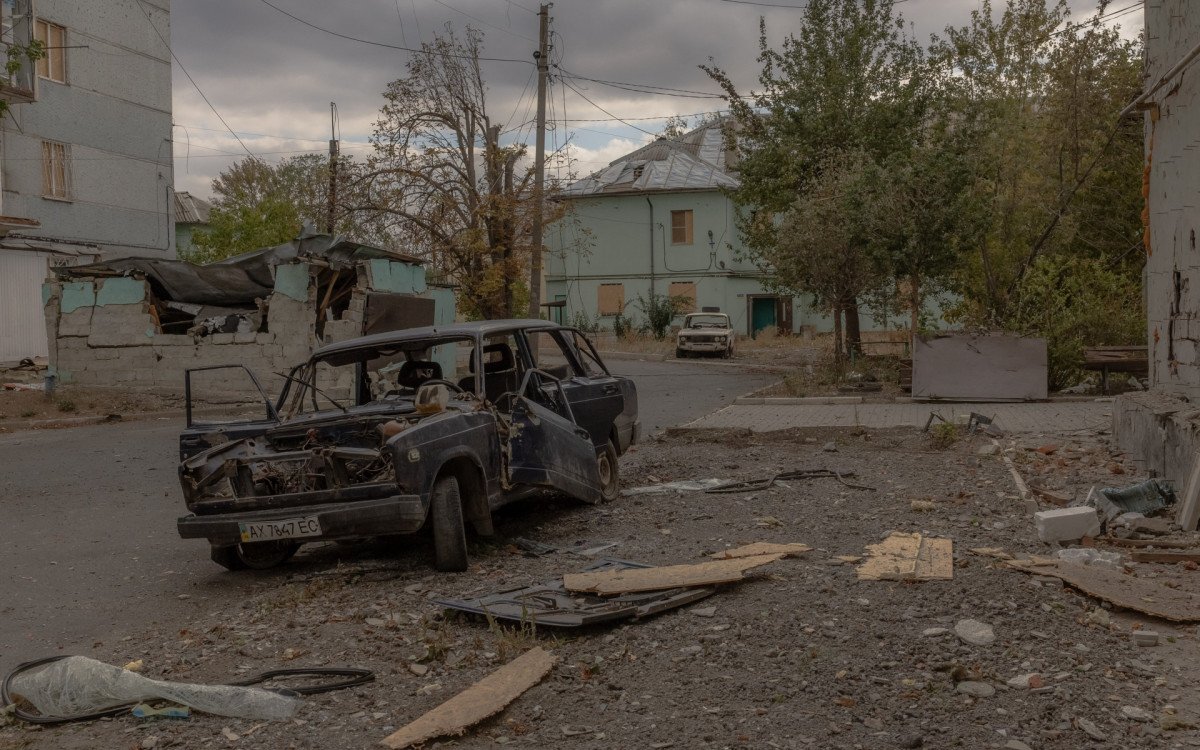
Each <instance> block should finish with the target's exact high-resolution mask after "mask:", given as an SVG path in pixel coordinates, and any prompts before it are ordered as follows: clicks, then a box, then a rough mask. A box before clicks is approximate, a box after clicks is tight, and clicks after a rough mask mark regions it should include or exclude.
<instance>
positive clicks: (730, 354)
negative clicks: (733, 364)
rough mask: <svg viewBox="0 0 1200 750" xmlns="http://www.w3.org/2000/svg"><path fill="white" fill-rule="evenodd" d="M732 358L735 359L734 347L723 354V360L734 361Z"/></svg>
mask: <svg viewBox="0 0 1200 750" xmlns="http://www.w3.org/2000/svg"><path fill="white" fill-rule="evenodd" d="M732 358H733V347H732V346H731V347H729V348H727V349H726V350H725V351H723V352H721V359H732Z"/></svg>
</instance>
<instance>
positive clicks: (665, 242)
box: [545, 123, 829, 335]
mask: <svg viewBox="0 0 1200 750" xmlns="http://www.w3.org/2000/svg"><path fill="white" fill-rule="evenodd" d="M733 162H734V158H733V155H732V154H730V153H728V152H727V151H726V149H725V143H724V139H723V137H722V133H721V128H720V125H719V124H716V123H714V124H710V125H706V126H703V127H700V128H697V129H696V130H693V131H691V132H689V133H687V134H685V135H683V136H680V137H679V138H678V139H675V140H667V139H659V140H657V141H655V142H653V143H650V144H649V145H647V146H644V147H642V148H640V149H638V150H637V151H634V152H633V153H630V154H627V155H626V156H623V157H621V158H619V159H617V160H615V161H613V162H612V163H611V164H610V165H609V166H608V167H607V168H605V169H602V170H600V171H599V172H597V173H595V174H593V175H591V176H590V177H587V178H584V179H582V180H579V181H578V182H575V183H574V184H572V185H570V186H569V187H568V188H567V189H566V190H565V192H564V195H563V197H562V200H565V201H567V202H568V203H569V210H568V213H567V215H566V217H565V218H563V219H562V220H560V221H558V222H556V223H555V224H554V225H552V226H550V227H549V228H548V230H547V232H546V246H547V257H546V296H545V300H546V302H547V303H548V305H547V306H548V309H549V311H550V315H551V316H554V317H555V318H556V319H560V320H562V321H563V322H572V321H578V320H580V319H581V318H587V319H588V320H589V321H592V320H598V322H599V324H600V326H601V327H604V328H611V327H612V323H613V320H614V319H615V316H616V315H617V314H624V315H625V316H626V317H628V318H631V319H633V320H634V321H635V322H636V321H638V320H641V319H644V317H645V316H644V314H643V313H642V311H641V305H642V301H645V300H649V299H650V297H651V295H652V294H656V295H670V296H677V297H685V298H688V299H689V300H690V301H691V302H690V303H689V304H688V305H687V306H686V310H685V311H689V312H690V311H693V310H695V311H700V310H708V311H714V312H715V311H719V312H723V313H727V314H728V315H729V317H730V319H731V321H732V323H733V327H734V330H735V331H737V332H738V333H739V334H742V335H751V334H755V333H757V332H759V331H761V330H763V329H765V328H778V329H780V330H783V331H787V332H793V331H799V330H801V328H802V327H803V326H811V327H812V329H813V330H817V329H820V330H828V328H829V323H828V320H827V319H823V318H822V316H819V315H817V314H816V313H814V312H812V311H811V309H809V305H808V300H807V299H801V298H793V297H790V296H786V295H779V294H776V293H774V292H772V291H770V290H769V289H767V288H766V286H765V285H764V278H765V277H764V274H763V272H762V271H761V270H760V269H759V268H758V267H757V266H756V265H755V264H754V263H753V262H751V261H750V260H748V259H747V258H746V257H745V253H744V248H743V245H742V240H741V237H740V234H739V232H738V231H737V227H736V223H735V210H734V206H733V202H732V201H731V200H730V199H729V197H728V196H727V195H725V193H724V192H723V190H724V189H727V188H732V187H736V186H737V184H738V182H737V178H736V176H735V175H734V173H733V171H732V167H733V166H734V165H733ZM639 298H640V299H639Z"/></svg>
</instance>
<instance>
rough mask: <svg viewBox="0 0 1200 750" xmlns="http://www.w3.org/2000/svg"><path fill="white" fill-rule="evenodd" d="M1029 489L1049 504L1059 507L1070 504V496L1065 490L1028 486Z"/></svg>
mask: <svg viewBox="0 0 1200 750" xmlns="http://www.w3.org/2000/svg"><path fill="white" fill-rule="evenodd" d="M1029 491H1030V492H1032V493H1033V494H1035V495H1037V496H1038V497H1040V498H1041V499H1043V500H1045V501H1046V502H1048V503H1050V504H1051V505H1057V506H1058V507H1060V508H1065V507H1066V506H1067V505H1070V504H1071V499H1072V498H1071V496H1070V495H1068V494H1067V493H1065V492H1055V491H1054V490H1048V489H1046V488H1045V487H1030V488H1029Z"/></svg>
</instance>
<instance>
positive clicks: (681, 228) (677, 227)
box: [671, 209, 692, 245]
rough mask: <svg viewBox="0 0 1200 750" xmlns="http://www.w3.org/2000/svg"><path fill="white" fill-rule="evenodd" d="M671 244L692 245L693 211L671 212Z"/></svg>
mask: <svg viewBox="0 0 1200 750" xmlns="http://www.w3.org/2000/svg"><path fill="white" fill-rule="evenodd" d="M671 244H672V245H690V244H692V211H691V209H688V210H687V211H672V212H671Z"/></svg>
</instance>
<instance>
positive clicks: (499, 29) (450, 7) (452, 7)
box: [433, 0, 538, 44]
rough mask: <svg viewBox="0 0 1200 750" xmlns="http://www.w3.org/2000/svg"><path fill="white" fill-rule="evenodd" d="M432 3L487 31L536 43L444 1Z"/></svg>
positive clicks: (436, 0)
mask: <svg viewBox="0 0 1200 750" xmlns="http://www.w3.org/2000/svg"><path fill="white" fill-rule="evenodd" d="M433 1H434V2H435V3H437V4H438V5H441V6H443V7H445V8H449V9H450V10H452V11H454V12H455V13H458V14H459V15H463V16H466V17H467V18H469V19H471V20H472V21H477V22H479V23H481V24H483V25H484V26H487V27H488V28H489V29H495V30H496V31H503V32H504V33H505V34H511V35H512V36H515V37H517V38H518V39H524V40H525V41H527V42H533V43H534V44H537V43H538V42H537V40H536V39H530V38H529V37H527V36H525V35H524V34H518V33H517V32H515V31H512V30H511V29H506V28H504V27H503V26H497V25H495V24H493V23H488V22H487V21H485V20H483V19H482V18H480V17H479V16H473V15H471V14H470V13H468V12H466V11H465V10H459V9H458V8H455V7H454V6H453V5H451V4H450V3H447V2H444V0H433Z"/></svg>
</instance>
